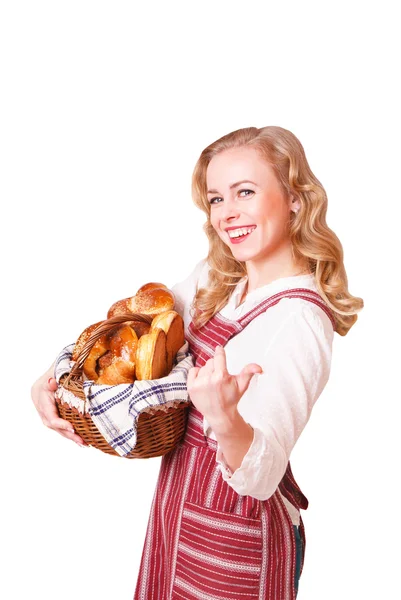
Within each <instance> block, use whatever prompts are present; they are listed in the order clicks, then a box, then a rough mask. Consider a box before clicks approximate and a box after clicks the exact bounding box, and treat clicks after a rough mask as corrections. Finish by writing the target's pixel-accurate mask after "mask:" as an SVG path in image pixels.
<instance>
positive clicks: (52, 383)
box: [47, 377, 58, 392]
mask: <svg viewBox="0 0 401 600" xmlns="http://www.w3.org/2000/svg"><path fill="white" fill-rule="evenodd" d="M47 387H48V388H49V390H50V391H51V392H55V391H56V390H57V388H58V383H57V380H56V379H55V378H54V377H49V379H48V380H47Z"/></svg>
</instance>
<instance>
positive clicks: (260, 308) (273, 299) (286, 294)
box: [238, 288, 336, 329]
mask: <svg viewBox="0 0 401 600" xmlns="http://www.w3.org/2000/svg"><path fill="white" fill-rule="evenodd" d="M282 298H301V299H302V300H307V301H308V302H313V304H316V305H317V306H319V307H320V308H321V309H322V310H323V311H324V312H325V313H326V315H327V316H328V317H329V319H330V321H331V324H332V325H333V329H335V326H336V322H335V319H334V315H333V312H332V310H330V308H329V307H328V306H327V304H326V303H325V302H324V301H323V299H322V297H321V296H320V295H319V294H318V293H317V292H315V291H314V290H310V289H308V288H293V289H291V290H283V291H282V292H278V293H277V294H274V295H273V296H270V298H266V300H263V301H262V302H261V303H260V304H258V305H257V306H255V307H254V308H253V309H252V310H250V311H249V312H248V313H246V315H244V316H243V317H241V319H239V320H238V323H239V324H240V325H241V326H242V328H244V327H246V325H248V323H250V322H251V321H252V320H253V319H255V317H257V316H259V315H260V314H262V313H263V312H265V311H266V310H267V309H268V308H270V307H271V306H274V305H275V304H277V303H278V302H279V301H280V300H281V299H282Z"/></svg>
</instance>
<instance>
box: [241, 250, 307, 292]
mask: <svg viewBox="0 0 401 600" xmlns="http://www.w3.org/2000/svg"><path fill="white" fill-rule="evenodd" d="M245 265H246V271H247V276H248V285H247V288H246V293H247V294H248V293H249V292H252V291H253V290H255V289H257V288H259V287H262V286H264V285H268V284H269V283H271V282H272V281H275V280H276V279H281V278H282V277H294V276H296V275H303V274H305V275H306V274H307V273H310V271H309V268H308V266H307V262H306V261H303V262H295V260H294V257H293V254H292V249H291V246H288V245H287V246H286V247H284V248H281V249H277V251H276V252H275V253H272V254H271V255H269V256H268V257H267V258H262V259H256V260H251V261H247V262H246V263H245Z"/></svg>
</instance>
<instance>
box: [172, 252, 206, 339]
mask: <svg viewBox="0 0 401 600" xmlns="http://www.w3.org/2000/svg"><path fill="white" fill-rule="evenodd" d="M207 275H208V265H207V263H206V260H205V259H202V260H200V261H199V262H198V263H197V264H196V266H195V268H194V269H193V271H192V272H191V273H190V274H189V275H188V277H186V278H185V279H183V280H182V281H180V282H178V283H176V284H175V285H173V286H172V288H171V291H172V292H173V294H174V297H175V305H174V310H176V311H177V312H178V313H179V314H180V315H181V316H182V318H183V319H184V325H185V331H187V329H188V326H189V324H190V322H191V316H190V314H189V311H190V308H191V304H192V301H193V299H194V297H195V294H196V290H197V287H198V286H200V287H201V286H203V285H206V282H207Z"/></svg>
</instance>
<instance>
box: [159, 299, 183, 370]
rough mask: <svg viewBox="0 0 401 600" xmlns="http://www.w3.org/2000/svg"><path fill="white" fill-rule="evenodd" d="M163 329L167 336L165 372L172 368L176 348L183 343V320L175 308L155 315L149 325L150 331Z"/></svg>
mask: <svg viewBox="0 0 401 600" xmlns="http://www.w3.org/2000/svg"><path fill="white" fill-rule="evenodd" d="M157 328H159V329H163V331H164V332H165V334H166V336H167V341H166V345H167V372H168V373H170V371H171V369H172V368H173V364H174V359H175V357H176V355H177V352H178V350H179V349H180V348H181V346H183V345H184V342H185V337H184V321H183V319H182V317H181V316H180V315H179V314H178V313H177V312H176V311H175V310H168V311H166V312H164V313H161V314H160V315H157V316H156V317H155V318H154V319H153V321H152V325H151V328H150V329H151V331H153V330H155V329H157Z"/></svg>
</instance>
